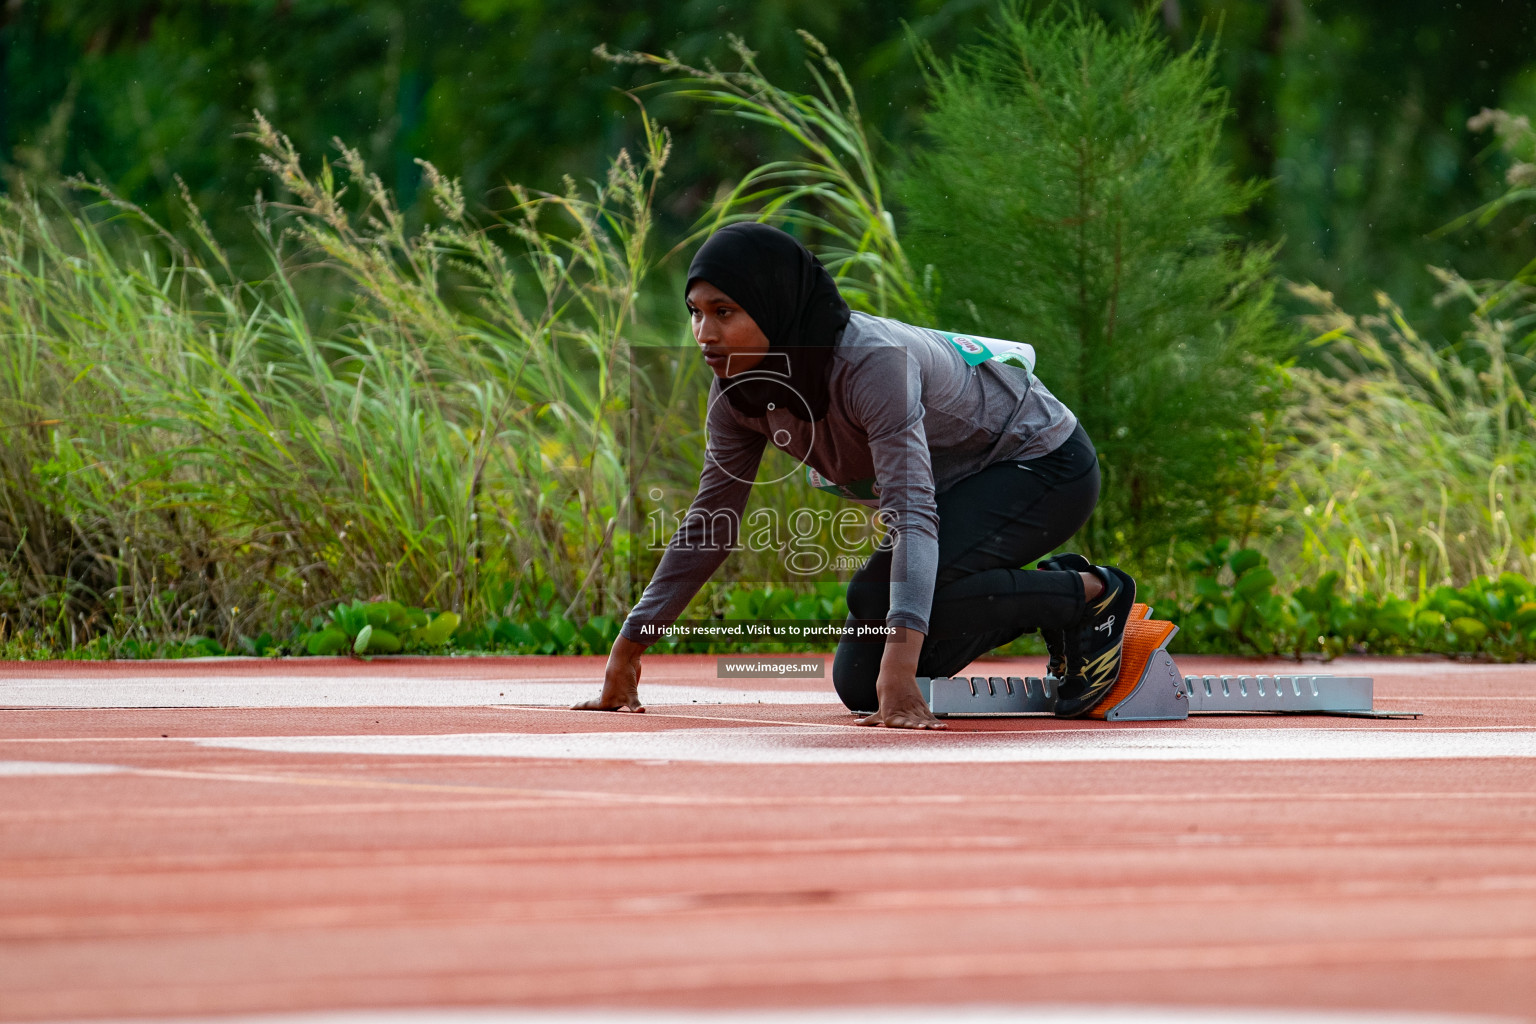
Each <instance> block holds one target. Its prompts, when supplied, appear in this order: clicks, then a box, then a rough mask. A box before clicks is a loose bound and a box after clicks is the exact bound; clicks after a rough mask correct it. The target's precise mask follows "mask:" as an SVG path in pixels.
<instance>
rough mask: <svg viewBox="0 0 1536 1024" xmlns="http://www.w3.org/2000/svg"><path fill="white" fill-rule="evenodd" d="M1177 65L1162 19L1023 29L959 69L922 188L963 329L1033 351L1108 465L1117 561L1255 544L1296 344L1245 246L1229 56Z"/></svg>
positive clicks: (941, 272)
mask: <svg viewBox="0 0 1536 1024" xmlns="http://www.w3.org/2000/svg"><path fill="white" fill-rule="evenodd" d="M1170 50H1171V48H1170V46H1169V45H1168V44H1167V43H1166V42H1165V41H1163V40H1162V39H1161V38H1159V36H1158V34H1157V32H1156V30H1155V28H1154V25H1153V22H1152V21H1151V19H1150V18H1149V19H1146V20H1143V21H1142V22H1141V23H1140V24H1139V25H1138V26H1137V27H1136V28H1134V29H1133V30H1131V31H1128V32H1124V33H1111V32H1110V31H1109V30H1108V29H1107V28H1106V27H1105V26H1104V25H1103V23H1102V22H1100V21H1099V20H1098V19H1096V18H1093V17H1091V16H1088V15H1085V14H1083V13H1082V12H1081V10H1080V9H1077V8H1074V7H1072V6H1070V5H1065V4H1062V5H1055V6H1053V7H1049V8H1046V9H1044V10H1041V11H1036V12H1033V13H1031V14H1030V15H1029V16H1027V17H1025V16H1022V15H1017V14H1009V15H1006V16H1005V17H1004V18H1003V20H1002V21H1001V22H1000V23H999V25H998V27H997V30H996V34H995V36H993V38H992V39H991V40H990V41H989V42H988V43H986V44H985V45H983V46H979V47H973V48H971V49H969V50H967V51H965V52H964V53H962V55H961V56H960V57H959V58H958V59H956V60H955V61H954V62H953V63H951V64H940V65H939V66H938V67H937V69H936V71H935V72H934V82H933V102H932V108H931V110H930V112H929V114H928V116H927V118H926V120H925V121H924V126H925V135H926V137H927V141H928V142H929V145H928V146H926V147H925V148H924V149H922V150H920V151H919V152H918V153H917V154H916V155H915V156H914V158H913V161H912V163H913V168H912V171H911V172H910V173H909V174H908V175H907V177H906V178H905V180H904V181H903V185H902V189H901V199H902V202H903V205H904V206H905V208H906V210H907V211H908V213H909V217H910V222H911V228H910V230H909V232H908V245H909V247H910V248H911V250H912V252H913V254H914V259H915V260H916V261H917V262H918V263H920V264H931V265H932V266H933V267H934V268H935V269H936V270H937V272H938V277H939V285H940V289H941V299H940V303H939V311H940V317H941V320H942V322H943V323H944V324H945V325H946V326H951V327H955V328H957V329H962V330H969V331H974V332H976V333H979V334H990V335H993V336H997V337H1004V338H1028V339H1029V340H1030V341H1031V342H1032V343H1033V344H1034V345H1035V347H1036V349H1037V350H1038V351H1039V353H1040V366H1039V371H1038V372H1039V374H1040V376H1041V378H1042V379H1043V380H1044V381H1045V382H1046V384H1047V385H1048V386H1049V387H1050V388H1051V389H1052V390H1053V391H1054V392H1056V393H1057V394H1058V395H1059V396H1061V397H1062V399H1063V400H1064V401H1066V403H1067V404H1068V405H1069V406H1071V407H1072V408H1073V409H1074V410H1075V411H1076V412H1077V414H1078V416H1079V418H1080V419H1081V420H1082V422H1083V425H1084V426H1085V427H1086V428H1087V430H1088V434H1089V436H1090V437H1092V438H1093V440H1094V443H1095V445H1096V446H1097V447H1098V449H1099V455H1100V463H1101V467H1102V468H1103V471H1104V474H1105V475H1104V481H1105V484H1104V501H1103V503H1102V504H1101V505H1100V509H1099V511H1098V512H1097V513H1096V514H1095V519H1094V523H1093V525H1092V526H1091V527H1090V530H1089V532H1088V535H1087V546H1088V548H1089V549H1090V551H1093V552H1097V553H1099V555H1100V556H1101V557H1111V556H1114V557H1118V553H1119V552H1121V551H1124V550H1136V549H1139V548H1144V547H1149V546H1156V545H1162V544H1165V543H1166V542H1167V541H1168V539H1169V538H1170V537H1173V536H1178V535H1187V534H1190V533H1192V532H1193V533H1195V534H1200V533H1204V534H1206V535H1209V536H1221V535H1224V534H1227V533H1232V532H1236V531H1237V530H1238V529H1240V526H1241V516H1242V510H1243V509H1245V508H1251V507H1252V505H1253V504H1254V495H1253V493H1252V491H1251V487H1249V486H1248V485H1249V484H1250V483H1251V481H1249V480H1247V479H1245V474H1246V473H1247V471H1248V469H1249V467H1250V466H1251V464H1252V462H1253V454H1254V453H1253V449H1254V446H1255V445H1256V444H1257V443H1258V439H1257V436H1256V432H1255V431H1254V430H1253V429H1252V426H1253V424H1254V423H1255V422H1256V419H1255V414H1262V413H1264V412H1266V411H1267V410H1268V408H1269V407H1272V406H1273V404H1274V401H1275V399H1274V395H1273V389H1272V388H1271V387H1270V386H1269V385H1270V384H1271V378H1272V371H1271V370H1270V367H1271V365H1272V363H1273V360H1274V358H1275V356H1276V355H1277V354H1278V353H1279V352H1281V351H1282V346H1284V344H1285V341H1286V339H1285V338H1284V336H1283V335H1282V333H1281V331H1280V329H1279V326H1278V324H1277V315H1276V312H1275V309H1274V306H1273V303H1272V301H1271V292H1272V285H1271V284H1270V279H1269V274H1270V253H1269V251H1268V250H1267V249H1264V248H1252V247H1247V248H1245V247H1244V246H1242V245H1240V244H1239V243H1238V242H1237V240H1236V239H1235V238H1234V237H1233V236H1232V234H1231V229H1230V227H1229V225H1230V224H1231V223H1232V222H1233V220H1234V219H1235V218H1236V217H1238V216H1240V215H1241V214H1242V213H1243V212H1244V211H1245V210H1246V209H1247V208H1248V206H1249V205H1250V204H1251V203H1252V202H1253V200H1254V199H1255V198H1256V196H1257V194H1258V191H1259V190H1258V188H1257V186H1255V185H1243V184H1240V183H1238V182H1237V181H1236V180H1234V176H1233V174H1232V172H1231V169H1230V168H1229V166H1228V165H1227V163H1226V161H1225V160H1224V159H1223V156H1222V153H1221V137H1220V127H1221V125H1222V123H1223V122H1224V120H1225V117H1226V113H1227V111H1226V108H1225V105H1224V103H1223V99H1222V96H1221V94H1220V93H1219V92H1218V91H1217V90H1216V87H1215V81H1214V64H1215V55H1214V52H1213V51H1211V50H1209V49H1206V48H1199V49H1191V50H1188V51H1186V52H1184V53H1183V54H1177V55H1175V54H1173V53H1171V52H1170ZM1214 395H1219V396H1221V398H1220V401H1216V402H1213V401H1211V397H1212V396H1214Z"/></svg>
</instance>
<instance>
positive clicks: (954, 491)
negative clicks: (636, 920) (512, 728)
mask: <svg viewBox="0 0 1536 1024" xmlns="http://www.w3.org/2000/svg"><path fill="white" fill-rule="evenodd" d="M686 296H687V301H688V312H689V314H690V316H691V317H692V321H693V336H694V339H695V340H696V341H697V342H698V344H699V347H700V349H702V350H703V355H704V361H705V362H706V363H707V364H708V365H709V367H710V369H711V370H713V371H714V373H715V380H714V381H713V383H712V384H711V386H710V399H711V403H710V408H709V415H708V419H707V423H706V426H707V429H708V434H709V440H708V445H707V447H706V450H705V459H704V469H703V472H702V474H701V475H700V478H699V490H698V494H697V496H696V497H695V498H694V500H693V504H692V506H691V507H690V509H689V514H688V515H687V516H686V517H685V518H684V520H683V524H682V526H681V527H680V528H679V529H678V531H677V532H676V533H675V534H674V535H673V537H672V539H671V541H670V543H669V544H668V546H667V549H666V552H665V553H664V554H663V555H662V558H661V563H660V565H659V566H657V569H656V574H655V575H654V576H653V577H652V579H651V582H650V584H649V585H648V586H647V587H646V588H645V593H644V594H643V595H642V596H641V598H640V602H639V603H638V604H636V605H635V607H634V608H633V609H632V610H631V611H630V613H629V616H628V618H626V619H625V621H624V625H623V627H622V628H621V630H620V633H619V637H618V639H617V640H616V641H615V642H614V645H613V649H612V651H611V652H610V653H609V655H608V666H607V670H606V673H605V675H604V678H603V692H602V696H600V697H598V698H597V699H596V700H591V701H587V702H586V703H584V704H579V705H577V707H578V708H579V709H586V710H594V711H642V710H644V709H643V707H642V706H641V704H640V696H639V687H640V657H641V655H642V654H643V653H644V651H645V648H646V646H647V643H648V641H647V640H646V639H644V638H646V637H652V638H654V637H656V636H657V635H658V633H657V629H659V628H664V627H666V626H669V625H671V624H672V623H673V622H674V621H675V620H676V618H677V616H678V615H679V614H680V613H681V612H682V610H683V609H684V608H685V607H686V606H687V604H688V602H689V601H690V600H692V598H693V596H694V594H696V593H697V592H698V589H699V587H700V586H701V585H703V583H704V582H705V581H706V580H708V579H709V577H710V576H711V575H712V574H713V573H714V571H715V570H716V569H717V568H718V567H719V566H720V563H721V562H722V561H724V559H725V556H726V555H727V554H728V552H729V550H730V548H732V547H734V546H735V543H736V538H737V535H738V533H737V531H738V530H739V528H740V521H741V514H742V511H743V509H745V507H746V503H747V495H748V493H749V492H750V491H751V489H752V481H753V479H754V478H755V476H756V474H757V466H758V462H759V460H760V459H761V458H762V454H763V448H764V446H765V445H766V444H767V443H769V442H770V441H771V442H772V443H773V444H774V446H775V447H777V448H780V449H782V450H783V451H785V452H788V453H789V454H790V455H791V456H793V457H794V458H796V459H798V460H800V461H803V462H804V463H805V464H806V465H807V466H808V467H809V468H810V469H811V470H813V471H814V472H815V473H816V474H818V475H819V477H820V479H821V481H825V482H832V481H835V482H836V483H835V484H831V486H832V487H834V488H835V489H836V490H837V491H839V492H840V493H842V494H843V495H845V496H847V497H849V498H851V499H853V500H858V501H862V502H864V503H865V504H868V505H873V506H877V507H878V508H879V510H880V512H879V515H880V517H881V518H882V520H883V521H884V522H885V524H886V526H887V528H888V537H887V538H886V541H885V543H883V544H881V545H880V547H879V548H878V549H877V550H876V552H875V553H874V554H873V555H872V556H870V558H869V559H868V561H866V562H865V563H864V565H863V566H862V567H861V568H860V569H859V570H858V572H856V573H855V574H854V576H853V578H852V580H850V581H849V583H848V612H849V619H848V622H849V624H850V625H859V624H870V623H873V624H883V625H885V626H889V627H894V630H893V631H888V632H891V635H889V636H887V637H882V638H881V639H879V640H876V641H870V640H868V639H863V640H858V639H852V638H849V637H845V638H844V639H842V640H841V641H840V642H839V643H838V646H837V654H836V657H835V658H834V659H833V666H832V681H833V685H834V686H835V687H836V688H837V694H838V696H839V697H841V698H842V700H843V703H844V704H846V705H847V706H848V708H849V709H850V710H852V711H856V712H861V713H865V714H866V715H867V717H866V718H864V719H863V720H862V721H863V724H865V725H886V726H893V727H898V728H913V729H942V728H943V727H944V725H943V723H942V722H940V721H939V720H938V719H936V718H935V717H934V716H933V713H932V712H931V711H930V710H929V709H928V706H927V704H926V703H925V702H924V700H923V697H922V694H921V693H920V692H919V690H918V687H917V682H916V677H917V676H919V675H923V676H949V675H954V674H955V673H957V672H959V671H960V670H961V669H963V668H964V667H965V666H966V665H968V664H969V663H970V662H971V661H972V660H973V659H974V658H976V657H977V656H978V655H980V654H984V653H986V652H987V651H990V650H992V649H993V648H994V647H999V646H1001V645H1003V644H1005V643H1007V642H1009V641H1011V640H1013V639H1015V638H1017V637H1019V636H1021V635H1022V634H1023V633H1025V632H1026V631H1030V630H1035V629H1038V630H1040V631H1041V632H1042V633H1043V634H1044V635H1045V639H1046V646H1047V648H1048V650H1049V651H1050V655H1051V664H1050V666H1049V672H1050V673H1051V674H1052V675H1055V676H1057V677H1058V681H1057V692H1058V694H1059V697H1058V701H1057V704H1056V714H1057V715H1060V716H1063V717H1074V716H1077V715H1081V714H1085V713H1086V712H1087V711H1088V710H1089V709H1091V708H1092V707H1093V706H1094V705H1095V704H1097V703H1098V702H1099V701H1100V700H1102V699H1103V698H1104V696H1105V695H1106V694H1107V693H1108V692H1109V688H1110V686H1111V685H1112V684H1113V683H1114V681H1115V675H1116V673H1117V672H1118V670H1119V663H1120V644H1121V638H1122V635H1123V631H1124V626H1125V620H1126V618H1127V616H1128V615H1129V614H1130V609H1131V603H1132V602H1133V601H1134V600H1135V595H1136V584H1135V582H1134V581H1133V580H1132V579H1131V577H1130V576H1128V575H1127V574H1125V573H1124V572H1122V571H1120V570H1119V569H1116V568H1112V567H1106V566H1094V565H1091V564H1090V563H1089V562H1088V561H1087V559H1085V558H1083V557H1082V556H1080V555H1073V554H1063V555H1058V556H1056V557H1055V558H1052V559H1047V560H1045V561H1044V562H1042V563H1041V568H1040V569H1035V570H1025V569H1022V568H1020V566H1024V565H1028V564H1029V563H1031V562H1033V561H1035V560H1036V559H1038V558H1040V557H1041V556H1043V555H1046V554H1048V553H1049V552H1051V551H1053V550H1055V549H1056V548H1058V547H1060V546H1061V545H1062V544H1064V543H1066V541H1067V540H1068V539H1069V538H1070V537H1071V536H1072V535H1073V534H1074V533H1076V532H1077V531H1078V529H1079V528H1080V527H1082V525H1083V524H1084V523H1085V522H1087V520H1088V515H1089V513H1091V512H1092V511H1093V507H1094V505H1095V504H1096V503H1097V501H1098V496H1099V468H1098V457H1097V454H1096V453H1095V451H1094V448H1093V444H1092V442H1091V441H1089V439H1088V435H1087V434H1086V433H1085V432H1084V431H1083V428H1082V427H1081V426H1080V425H1079V424H1078V422H1077V417H1076V416H1074V415H1073V414H1072V412H1071V410H1069V409H1068V408H1067V407H1066V406H1064V405H1063V404H1062V403H1061V402H1060V401H1059V400H1058V399H1057V398H1056V397H1055V396H1054V395H1052V394H1051V393H1050V392H1049V391H1048V390H1046V388H1045V385H1044V384H1042V383H1040V381H1039V379H1037V378H1036V377H1035V376H1034V375H1033V374H1032V373H1031V372H1030V370H1029V369H1026V368H1024V367H1023V366H1018V365H1010V364H1009V363H1006V362H1003V361H1001V360H1000V359H997V358H993V356H995V355H996V352H994V350H1007V349H1009V348H1020V347H1021V346H1011V345H1010V344H1009V343H999V342H995V341H994V342H989V341H988V340H986V339H983V340H981V341H977V340H976V339H972V338H968V337H965V336H957V335H953V334H948V333H946V332H942V331H935V330H929V329H927V328H922V327H913V326H911V325H909V324H904V323H901V322H899V321H896V320H889V319H885V318H882V317H877V316H869V315H867V314H864V313H851V312H850V311H849V309H848V304H847V303H846V302H844V301H843V298H842V296H841V295H840V294H838V290H837V285H836V284H835V283H834V282H833V280H832V278H831V276H830V275H829V274H828V273H827V272H826V270H825V269H823V267H822V265H821V263H820V262H819V261H818V260H817V259H816V257H814V256H812V255H811V254H810V253H809V252H808V251H806V249H805V248H804V247H803V246H801V245H800V243H799V242H797V241H795V240H794V239H793V238H792V237H790V236H789V235H787V234H785V233H784V232H782V231H780V230H778V229H777V228H773V227H770V226H768V225H766V224H732V225H730V226H728V227H725V228H722V229H721V230H720V231H718V232H716V233H715V234H714V235H712V236H710V238H709V239H708V240H707V241H706V242H705V243H704V244H703V245H702V246H701V247H700V248H699V251H698V253H697V254H696V255H695V256H694V259H693V263H692V265H691V266H690V267H689V269H688V283H687V286H686ZM813 479H814V478H813ZM719 523H724V524H726V531H727V533H728V534H729V536H726V537H724V538H721V537H716V536H710V533H711V531H712V530H714V529H715V528H716V526H717V524H719ZM1042 570H1043V571H1042ZM647 627H649V628H647Z"/></svg>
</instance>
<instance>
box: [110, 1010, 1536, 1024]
mask: <svg viewBox="0 0 1536 1024" xmlns="http://www.w3.org/2000/svg"><path fill="white" fill-rule="evenodd" d="M871 1020H877V1021H883V1022H889V1024H951V1022H953V1024H1514V1022H1516V1021H1518V1018H1514V1017H1493V1016H1486V1015H1482V1014H1477V1015H1471V1014H1441V1013H1413V1012H1406V1011H1400V1010H1280V1009H1252V1008H1247V1007H1221V1008H1215V1009H1213V1008H1210V1007H1182V1006H1181V1007H1154V1006H1050V1005H1044V1006H934V1007H924V1006H862V1007H838V1008H836V1009H819V1008H818V1009H805V1010H662V1011H655V1010H653V1011H645V1010H511V1009H508V1010H458V1009H451V1010H450V1009H419V1010H350V1011H349V1010H342V1011H330V1012H318V1013H316V1012H309V1013H287V1014H275V1013H274V1014H260V1015H242V1016H227V1017H175V1018H165V1019H162V1020H155V1019H153V1018H134V1020H133V1021H132V1024H864V1022H866V1021H871ZM102 1024H128V1022H111V1021H107V1022H102Z"/></svg>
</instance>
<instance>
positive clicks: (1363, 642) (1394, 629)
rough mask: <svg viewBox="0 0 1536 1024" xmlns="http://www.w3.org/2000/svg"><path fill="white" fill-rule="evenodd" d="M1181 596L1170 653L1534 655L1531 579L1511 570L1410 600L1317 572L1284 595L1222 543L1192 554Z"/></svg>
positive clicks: (1255, 558) (1259, 558) (1258, 558)
mask: <svg viewBox="0 0 1536 1024" xmlns="http://www.w3.org/2000/svg"><path fill="white" fill-rule="evenodd" d="M1188 569H1189V570H1190V573H1191V576H1190V578H1189V586H1188V593H1186V594H1184V595H1181V596H1178V597H1176V598H1175V599H1174V600H1173V601H1172V603H1170V604H1167V605H1164V604H1162V603H1160V602H1157V601H1155V599H1153V603H1154V604H1155V605H1156V608H1155V611H1156V613H1157V614H1158V617H1160V618H1167V619H1170V620H1172V621H1174V622H1176V623H1177V624H1178V625H1179V628H1180V632H1179V634H1178V636H1177V637H1175V638H1174V641H1173V649H1174V650H1175V651H1181V650H1182V651H1189V652H1194V653H1212V654H1253V655H1281V656H1285V657H1293V658H1301V657H1333V656H1335V655H1338V654H1341V653H1358V654H1418V653H1436V654H1447V655H1476V656H1479V657H1484V658H1491V659H1494V660H1498V661H1516V660H1528V659H1530V658H1532V657H1536V585H1533V584H1532V581H1531V580H1530V579H1528V578H1526V577H1524V576H1521V575H1519V574H1517V573H1509V572H1506V573H1503V574H1501V575H1500V576H1498V577H1496V578H1489V577H1487V576H1479V577H1477V578H1475V579H1473V580H1472V581H1471V582H1470V583H1468V584H1467V585H1465V586H1463V587H1453V586H1449V585H1442V586H1437V587H1432V588H1427V589H1426V590H1425V591H1424V592H1423V593H1421V594H1420V595H1419V596H1418V597H1416V598H1407V597H1401V596H1397V595H1392V594H1388V595H1385V596H1376V595H1372V594H1365V595H1360V596H1356V597H1348V596H1346V595H1345V594H1344V593H1342V592H1341V587H1340V575H1339V573H1338V572H1336V571H1330V572H1327V573H1324V574H1323V575H1322V576H1321V577H1319V578H1318V579H1317V580H1316V581H1315V582H1313V583H1311V584H1308V585H1306V586H1300V587H1297V588H1296V589H1294V590H1292V591H1291V592H1290V593H1288V594H1287V593H1283V592H1279V591H1277V590H1276V589H1275V583H1276V578H1275V574H1274V572H1273V571H1271V569H1270V567H1269V562H1268V559H1267V558H1265V556H1264V555H1262V554H1260V553H1259V552H1258V551H1255V550H1253V549H1252V548H1236V547H1235V546H1234V545H1232V544H1230V543H1229V542H1226V541H1222V542H1218V543H1217V544H1214V545H1212V546H1211V547H1210V548H1209V549H1208V550H1206V551H1205V552H1204V553H1203V554H1202V555H1201V556H1199V557H1198V558H1196V559H1194V560H1192V561H1191V562H1190V563H1189V565H1188Z"/></svg>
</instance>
